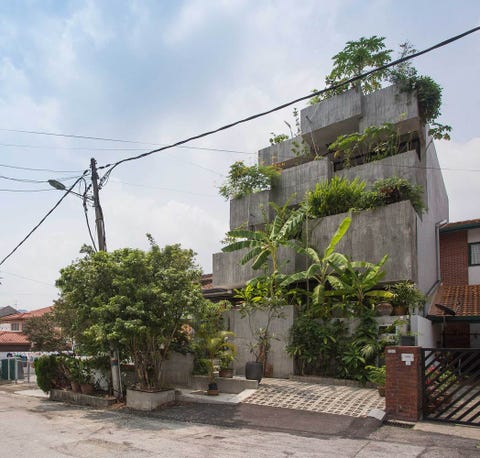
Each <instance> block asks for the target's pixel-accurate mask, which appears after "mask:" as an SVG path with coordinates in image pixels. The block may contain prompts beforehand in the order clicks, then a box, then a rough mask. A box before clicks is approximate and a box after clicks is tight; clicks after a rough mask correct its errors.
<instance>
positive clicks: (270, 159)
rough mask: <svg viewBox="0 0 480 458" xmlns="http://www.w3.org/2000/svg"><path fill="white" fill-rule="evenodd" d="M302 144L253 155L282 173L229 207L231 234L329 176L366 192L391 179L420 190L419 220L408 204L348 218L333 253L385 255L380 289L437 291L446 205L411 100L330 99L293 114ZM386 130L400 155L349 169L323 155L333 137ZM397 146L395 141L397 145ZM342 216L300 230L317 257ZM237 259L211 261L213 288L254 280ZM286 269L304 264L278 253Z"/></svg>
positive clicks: (402, 96) (385, 95)
mask: <svg viewBox="0 0 480 458" xmlns="http://www.w3.org/2000/svg"><path fill="white" fill-rule="evenodd" d="M300 119H301V131H302V135H301V137H298V138H296V139H293V140H287V141H285V142H283V143H280V144H277V145H272V146H270V147H268V148H265V149H262V150H260V151H259V162H260V163H262V164H277V165H279V166H280V168H282V169H283V170H282V173H281V176H280V178H279V179H278V180H277V182H276V183H275V184H274V185H273V187H272V189H271V190H268V191H262V192H258V193H255V194H251V195H248V196H246V197H243V198H239V199H233V200H231V201H230V228H231V229H235V228H238V227H248V228H250V229H256V228H259V227H261V226H262V224H263V223H264V218H265V215H269V216H270V217H271V216H272V215H271V210H270V209H269V202H275V203H276V204H277V205H284V204H285V203H286V202H289V205H291V206H295V205H297V204H298V203H299V202H301V201H302V199H303V197H304V195H305V192H306V191H309V190H313V189H314V188H315V185H316V184H317V183H318V182H321V181H325V180H328V179H330V178H332V177H334V176H343V177H346V178H348V179H350V180H351V179H353V178H355V177H358V178H359V179H361V180H364V181H366V182H367V185H370V184H372V183H373V182H374V181H375V180H378V179H381V178H387V177H390V176H398V177H403V178H406V179H408V180H409V181H410V182H411V183H413V184H418V185H421V186H422V187H423V189H424V204H425V208H426V210H425V212H424V213H423V214H422V215H420V214H418V213H417V212H416V211H415V209H414V208H413V207H412V205H411V204H410V202H409V201H403V202H398V203H394V204H390V205H387V206H384V207H379V208H376V209H373V210H368V211H361V212H355V213H354V214H353V221H352V225H351V227H350V230H349V232H348V233H347V234H346V236H345V237H344V238H343V240H342V241H341V242H340V244H339V245H338V246H337V249H338V251H340V252H343V253H345V254H346V255H348V256H349V257H351V258H352V259H354V260H362V261H369V262H378V261H380V259H382V257H383V256H384V255H385V254H388V256H389V257H388V260H387V262H386V264H385V266H384V267H385V270H386V277H385V279H384V280H385V282H394V281H400V280H411V281H413V282H415V283H416V284H417V285H418V287H419V289H420V290H421V291H423V292H424V293H426V294H431V293H432V292H433V291H434V290H435V288H436V287H437V286H438V284H439V279H440V272H439V268H438V265H439V262H438V228H439V226H440V225H441V223H442V222H445V221H446V220H447V218H448V198H447V194H446V190H445V185H444V182H443V178H442V174H441V171H440V167H439V163H438V159H437V155H436V152H435V147H434V144H433V141H432V139H431V138H430V137H429V136H428V133H427V128H426V127H425V126H424V125H423V124H422V121H421V119H420V116H419V109H418V102H417V100H416V96H415V95H414V94H407V93H405V92H400V91H399V90H398V89H397V88H396V87H395V86H390V87H387V88H384V89H381V90H379V91H376V92H374V93H372V94H368V95H362V94H361V93H360V92H358V91H356V90H351V91H348V92H345V93H343V94H341V95H338V96H335V97H331V98H329V99H326V100H324V101H322V102H320V103H318V104H315V105H312V106H309V107H307V108H305V109H303V110H301V112H300ZM386 122H388V123H393V124H395V127H396V128H397V130H398V133H399V134H400V135H401V137H400V139H402V138H403V140H402V141H405V139H407V140H406V141H405V145H408V146H406V148H404V149H407V151H405V152H401V153H399V154H396V155H394V156H389V157H386V158H384V159H380V160H375V161H371V162H368V161H367V160H365V155H363V156H362V155H360V156H356V157H354V158H353V160H352V161H351V164H352V166H351V167H346V166H345V163H344V162H343V163H342V161H341V160H340V159H338V158H337V157H335V156H334V154H333V153H331V152H329V151H328V145H329V144H331V143H332V142H333V141H335V140H336V138H337V137H338V136H339V135H342V134H349V133H351V132H355V131H358V132H363V131H364V130H365V129H366V128H367V127H369V126H373V125H377V126H378V125H381V124H383V123H386ZM292 141H297V142H300V141H303V143H304V145H305V146H306V147H307V150H308V151H307V154H306V155H303V156H296V154H295V151H294V150H293V151H292ZM399 143H400V140H399ZM344 217H345V214H343V215H332V216H328V217H324V218H321V219H318V220H314V221H309V223H308V227H305V230H304V234H306V237H307V240H308V243H309V245H311V246H313V247H314V248H316V249H317V251H319V252H322V251H323V249H324V248H325V247H326V245H327V243H328V242H329V240H330V238H331V237H332V236H333V234H334V232H335V230H336V229H337V227H338V225H339V223H340V221H341V220H342V219H343V218H344ZM244 253H245V252H244V251H241V250H240V251H237V252H232V253H215V254H214V255H213V287H214V288H224V289H232V288H238V287H242V286H243V285H244V284H245V283H246V282H247V281H248V280H249V279H251V278H254V277H256V276H257V275H258V274H259V272H258V271H254V270H252V269H251V267H250V264H247V265H245V266H241V265H240V259H241V258H242V256H243V255H244ZM281 257H282V259H283V260H284V261H287V262H286V263H285V264H284V266H285V273H287V274H288V273H292V272H295V271H299V270H303V269H304V268H305V260H304V259H303V258H301V257H299V256H297V255H295V253H294V252H293V250H291V249H289V248H285V249H282V251H281Z"/></svg>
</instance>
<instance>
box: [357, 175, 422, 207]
mask: <svg viewBox="0 0 480 458" xmlns="http://www.w3.org/2000/svg"><path fill="white" fill-rule="evenodd" d="M422 197H423V188H422V186H420V185H414V184H412V183H410V182H409V181H408V180H407V179H406V178H401V177H396V176H393V177H388V178H383V179H381V180H377V181H375V183H374V184H373V187H372V191H371V193H370V194H369V195H366V196H364V197H363V198H364V202H363V207H364V208H368V206H369V207H370V208H372V207H379V206H382V205H389V204H393V203H395V202H401V201H402V200H409V201H410V203H411V204H412V206H413V208H414V209H415V211H416V212H417V213H419V214H421V213H422V212H423V210H424V209H425V205H424V203H423V198H422Z"/></svg>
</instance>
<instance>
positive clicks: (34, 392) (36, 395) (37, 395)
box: [14, 389, 48, 399]
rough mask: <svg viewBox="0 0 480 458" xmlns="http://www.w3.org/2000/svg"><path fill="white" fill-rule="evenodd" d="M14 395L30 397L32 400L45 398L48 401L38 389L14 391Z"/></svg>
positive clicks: (44, 394)
mask: <svg viewBox="0 0 480 458" xmlns="http://www.w3.org/2000/svg"><path fill="white" fill-rule="evenodd" d="M14 394H20V395H22V396H32V397H34V398H46V399H48V394H47V393H45V392H44V391H42V390H40V389H30V390H21V391H14Z"/></svg>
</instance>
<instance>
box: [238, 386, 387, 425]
mask: <svg viewBox="0 0 480 458" xmlns="http://www.w3.org/2000/svg"><path fill="white" fill-rule="evenodd" d="M243 402H245V403H249V404H257V405H262V406H270V407H283V408H284V409H298V410H309V411H312V412H323V413H333V414H337V415H348V416H351V417H364V416H367V415H368V413H369V412H370V411H371V410H372V409H382V410H385V398H382V397H380V396H379V395H378V392H377V390H376V389H371V388H358V387H352V386H332V385H320V384H316V383H315V384H313V383H305V382H297V381H294V380H283V379H263V380H262V382H261V384H260V386H259V387H258V390H257V391H256V392H255V393H254V394H252V395H251V396H249V397H248V398H247V399H245V400H244V401H243Z"/></svg>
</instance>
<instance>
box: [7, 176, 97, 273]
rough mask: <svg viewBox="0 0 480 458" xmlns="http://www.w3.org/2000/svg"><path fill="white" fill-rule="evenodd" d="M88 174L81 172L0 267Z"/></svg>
mask: <svg viewBox="0 0 480 458" xmlns="http://www.w3.org/2000/svg"><path fill="white" fill-rule="evenodd" d="M87 173H88V170H85V171H84V172H83V175H82V176H81V177H79V178H78V179H77V180H76V181H75V183H73V184H72V186H70V188H68V189H67V190H66V191H65V194H63V196H62V197H61V198H60V199H59V201H58V202H57V203H56V204H55V205H54V206H53V207H52V208H51V209H50V210H49V211H48V212H47V214H46V215H45V216H44V217H43V218H42V219H41V220H40V221H39V222H38V223H37V224H36V225H35V227H34V228H33V229H32V230H31V231H30V232H29V233H28V234H27V235H26V236H25V237H24V238H23V239H22V241H21V242H20V243H18V245H17V246H16V247H15V248H14V249H13V250H12V251H10V253H8V254H7V256H5V257H4V258H3V259H2V260H1V261H0V266H1V265H2V264H3V263H4V262H5V261H6V260H7V259H8V258H9V257H10V256H12V254H13V253H15V251H17V250H18V249H19V248H20V247H21V246H22V245H23V244H24V243H25V242H26V241H27V239H28V238H29V237H30V236H31V235H32V234H33V233H34V232H35V231H36V230H37V229H38V228H39V227H40V226H41V225H42V224H43V222H44V221H45V220H46V219H47V218H48V217H49V216H50V215H51V214H52V213H53V212H54V211H55V209H56V208H57V207H58V206H59V205H60V204H61V203H62V201H63V199H65V197H67V195H68V194H69V193H70V191H71V190H72V189H73V188H74V187H75V186H76V184H77V183H78V182H79V181H80V180H81V179H82V178H83V177H84V176H85V175H86V174H87Z"/></svg>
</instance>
